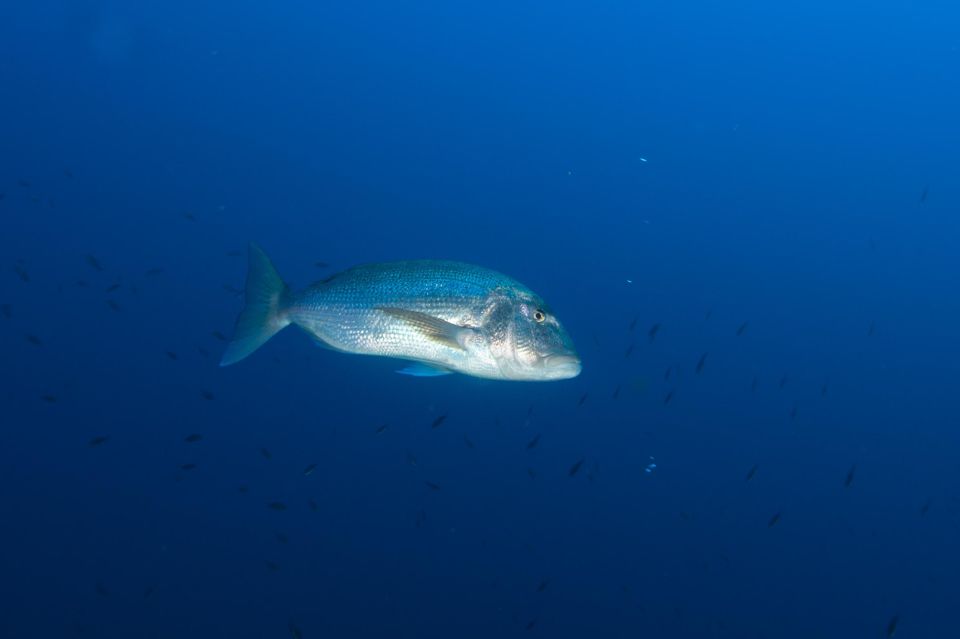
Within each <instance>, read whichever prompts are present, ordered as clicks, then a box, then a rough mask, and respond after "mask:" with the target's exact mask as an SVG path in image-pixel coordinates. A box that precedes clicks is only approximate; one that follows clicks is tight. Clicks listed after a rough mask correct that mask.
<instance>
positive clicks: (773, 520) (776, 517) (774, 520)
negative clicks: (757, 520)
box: [767, 513, 780, 528]
mask: <svg viewBox="0 0 960 639" xmlns="http://www.w3.org/2000/svg"><path fill="white" fill-rule="evenodd" d="M779 521H780V513H776V514H774V516H773V517H771V518H770V521H768V522H767V528H773V527H774V526H776V525H777V523H778V522H779Z"/></svg>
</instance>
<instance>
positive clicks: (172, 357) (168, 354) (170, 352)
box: [166, 351, 179, 361]
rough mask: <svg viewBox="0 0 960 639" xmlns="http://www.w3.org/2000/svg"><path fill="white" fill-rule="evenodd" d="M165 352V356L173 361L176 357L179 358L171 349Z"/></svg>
mask: <svg viewBox="0 0 960 639" xmlns="http://www.w3.org/2000/svg"><path fill="white" fill-rule="evenodd" d="M166 353H167V358H168V359H172V360H173V361H177V359H179V358H178V357H177V354H176V353H174V352H173V351H166Z"/></svg>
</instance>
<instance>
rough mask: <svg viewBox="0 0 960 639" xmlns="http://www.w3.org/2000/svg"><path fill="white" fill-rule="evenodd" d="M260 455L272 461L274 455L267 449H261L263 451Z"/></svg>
mask: <svg viewBox="0 0 960 639" xmlns="http://www.w3.org/2000/svg"><path fill="white" fill-rule="evenodd" d="M260 454H261V455H263V458H264V459H270V458H272V457H273V455H271V454H270V451H269V450H267V449H266V448H261V449H260Z"/></svg>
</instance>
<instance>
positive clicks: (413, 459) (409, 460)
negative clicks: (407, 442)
mask: <svg viewBox="0 0 960 639" xmlns="http://www.w3.org/2000/svg"><path fill="white" fill-rule="evenodd" d="M407 463H408V464H410V465H411V466H416V465H417V458H416V457H415V456H414V455H413V453H411V452H410V451H409V450H408V451H407Z"/></svg>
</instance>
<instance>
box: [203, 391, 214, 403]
mask: <svg viewBox="0 0 960 639" xmlns="http://www.w3.org/2000/svg"><path fill="white" fill-rule="evenodd" d="M200 396H201V397H203V398H204V399H205V400H207V401H208V402H212V401H213V393H211V392H210V391H208V390H202V391H200Z"/></svg>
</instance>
